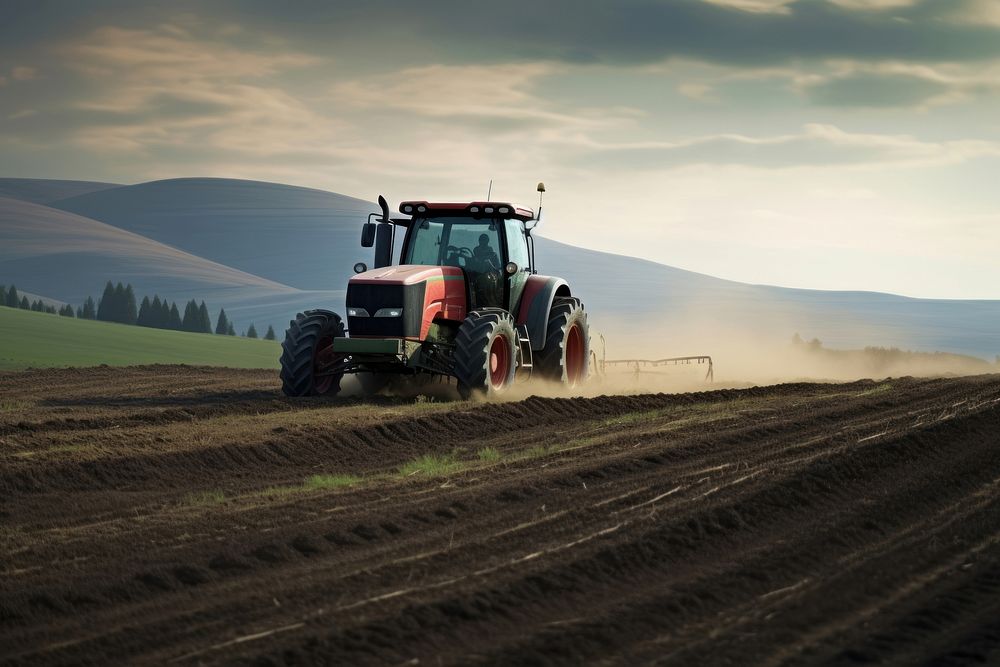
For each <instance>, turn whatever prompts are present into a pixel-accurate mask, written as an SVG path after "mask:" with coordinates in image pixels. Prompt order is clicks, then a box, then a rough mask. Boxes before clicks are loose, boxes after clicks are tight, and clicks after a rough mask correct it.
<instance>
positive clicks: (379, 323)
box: [347, 284, 404, 337]
mask: <svg viewBox="0 0 1000 667" xmlns="http://www.w3.org/2000/svg"><path fill="white" fill-rule="evenodd" d="M403 290H404V286H403V285H366V284H357V285H352V284H348V286H347V307H348V308H364V309H365V310H367V311H368V315H369V317H348V318H347V328H348V330H349V331H350V333H351V335H352V336H386V337H402V336H403V333H404V331H403V318H402V317H370V316H372V315H374V314H375V313H376V312H378V310H379V309H380V308H402V307H403Z"/></svg>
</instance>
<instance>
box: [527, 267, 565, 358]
mask: <svg viewBox="0 0 1000 667" xmlns="http://www.w3.org/2000/svg"><path fill="white" fill-rule="evenodd" d="M557 296H572V294H571V293H570V289H569V283H567V282H566V281H565V280H563V279H562V278H554V277H552V276H538V275H535V276H528V280H527V281H526V282H525V284H524V292H522V293H521V305H520V307H519V308H518V311H517V323H518V324H525V325H527V328H528V338H530V339H531V349H532V350H540V349H542V348H543V347H545V337H546V335H547V334H548V331H547V329H548V326H549V311H550V310H551V309H552V302H553V300H555V298H556V297H557Z"/></svg>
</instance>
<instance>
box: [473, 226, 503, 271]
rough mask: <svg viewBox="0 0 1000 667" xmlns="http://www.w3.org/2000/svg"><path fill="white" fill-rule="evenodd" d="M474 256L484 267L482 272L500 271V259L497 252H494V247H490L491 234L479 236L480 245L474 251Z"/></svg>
mask: <svg viewBox="0 0 1000 667" xmlns="http://www.w3.org/2000/svg"><path fill="white" fill-rule="evenodd" d="M472 256H473V257H475V258H476V259H478V260H479V262H480V263H481V265H482V267H483V268H482V269H481V270H482V271H499V270H500V258H499V257H498V256H497V253H496V251H494V250H493V247H492V246H490V236H489V234H480V235H479V245H477V246H476V247H475V249H474V250H473V251H472Z"/></svg>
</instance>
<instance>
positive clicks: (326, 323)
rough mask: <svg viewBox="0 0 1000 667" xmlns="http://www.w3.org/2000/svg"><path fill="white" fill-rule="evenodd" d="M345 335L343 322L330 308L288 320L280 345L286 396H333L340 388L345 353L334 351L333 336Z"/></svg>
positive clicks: (282, 377)
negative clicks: (283, 339)
mask: <svg viewBox="0 0 1000 667" xmlns="http://www.w3.org/2000/svg"><path fill="white" fill-rule="evenodd" d="M343 335H344V323H343V322H342V321H341V319H340V316H339V315H337V314H336V313H333V312H330V311H329V310H307V311H306V312H304V313H299V314H298V315H296V316H295V319H294V320H292V321H291V322H289V323H288V331H286V332H285V341H284V342H283V343H282V344H281V350H282V351H281V390H282V391H283V392H284V393H285V396H319V395H323V394H326V395H330V396H332V395H334V394H336V393H337V392H339V391H340V380H341V379H342V378H343V377H344V373H343V370H339V372H338V369H339V368H340V367H341V366H342V362H343V355H340V354H337V353H336V352H334V351H333V339H334V338H340V337H343Z"/></svg>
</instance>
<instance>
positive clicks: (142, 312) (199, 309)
mask: <svg viewBox="0 0 1000 667" xmlns="http://www.w3.org/2000/svg"><path fill="white" fill-rule="evenodd" d="M0 305H2V306H7V307H8V308H21V309H23V310H33V311H37V312H44V313H51V314H53V315H55V314H58V315H62V316H63V317H76V318H79V319H84V320H100V321H102V322H117V323H119V324H128V325H134V326H140V327H151V328H154V329H170V330H173V331H189V332H192V333H209V334H210V333H215V334H218V335H220V336H235V335H236V328H235V326H234V325H233V323H232V321H230V319H229V317H228V316H227V315H226V310H225V308H223V309H221V310H220V311H219V316H218V317H217V318H216V320H215V326H214V327H213V326H212V318H211V316H210V315H209V312H208V306H207V305H206V304H205V302H204V301H202V302H201V303H200V304H199V303H198V302H197V301H195V300H194V299H191V300H190V301H188V302H187V304H185V306H184V314H183V315H181V311H180V309H179V308H178V307H177V303H176V302H169V301H168V300H167V299H160V297H159V295H156V294H154V295H153V298H152V300H150V298H149V297H148V296H145V297H143V299H142V302H141V303H140V304H138V305H137V304H136V296H135V289H134V288H133V287H132V285H131V284H128V285H123V284H122V283H120V282H119V283H118V284H117V285H116V284H114V283H112V282H111V281H110V280H109V281H108V283H107V285H105V287H104V293H103V294H102V295H101V298H100V299H99V300H98V301H94V298H93V297H87V300H86V301H84V303H83V305H82V306H78V307H77V308H76V309H75V310H74V309H73V306H71V305H69V304H66V305H64V306H62V307H61V308H59V309H58V310H57V309H56V308H55V306H50V305H46V304H45V303H43V302H42V300H41V299H37V300H35V301H34V302H30V301H29V300H28V297H26V296H23V295H21V294H19V293H18V291H17V287H16V286H14V285H11V286H10V288H7V287H5V286H4V285H0ZM243 335H244V336H245V337H247V338H258V337H259V336H258V334H257V329H256V327H254V325H253V323H252V322H251V323H250V326H249V328H247V330H246V332H244V334H243ZM264 338H265V339H266V340H275V338H276V336H275V333H274V327H273V326H268V327H267V333H265V334H264Z"/></svg>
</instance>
